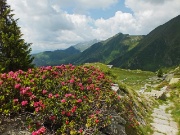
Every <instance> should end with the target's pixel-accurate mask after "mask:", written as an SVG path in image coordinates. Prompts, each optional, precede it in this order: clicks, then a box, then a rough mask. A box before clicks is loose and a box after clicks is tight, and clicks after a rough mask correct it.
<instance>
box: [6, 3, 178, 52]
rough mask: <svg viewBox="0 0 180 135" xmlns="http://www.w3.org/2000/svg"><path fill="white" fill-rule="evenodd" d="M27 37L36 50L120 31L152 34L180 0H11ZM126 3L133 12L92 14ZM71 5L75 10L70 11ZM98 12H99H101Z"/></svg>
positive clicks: (55, 47) (134, 33) (102, 38)
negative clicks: (92, 14) (107, 16)
mask: <svg viewBox="0 0 180 135" xmlns="http://www.w3.org/2000/svg"><path fill="white" fill-rule="evenodd" d="M8 3H9V4H10V6H11V8H12V9H13V10H14V12H13V13H15V18H20V19H19V21H18V24H19V26H20V27H21V31H22V33H23V34H24V36H23V38H24V39H25V40H26V41H27V42H29V43H33V45H32V46H31V47H32V49H33V53H36V52H41V51H45V50H55V49H63V48H67V47H69V46H71V45H74V44H76V43H79V42H83V41H88V40H92V39H100V40H105V39H107V38H109V37H111V36H113V35H115V34H116V33H119V32H122V33H125V34H131V35H141V34H148V33H149V32H150V31H151V30H153V29H154V28H155V27H157V26H159V25H161V24H163V23H165V22H167V21H168V20H170V19H172V18H173V17H175V16H177V15H179V14H180V8H179V7H180V2H179V0H125V1H124V3H123V1H122V0H96V2H94V1H92V0H86V1H85V0H53V1H51V0H16V1H15V0H8ZM115 4H124V6H126V7H127V8H129V9H130V10H131V11H132V13H125V12H122V11H121V9H119V10H117V11H116V12H115V13H114V16H112V17H110V18H107V19H104V18H103V17H101V18H98V19H94V18H93V16H89V12H90V10H93V9H101V10H102V12H103V11H105V10H106V9H110V8H111V7H112V6H113V5H115ZM69 9H71V13H70V12H69V11H68V10H69ZM97 14H98V13H97Z"/></svg>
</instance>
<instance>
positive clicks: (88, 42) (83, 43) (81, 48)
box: [73, 39, 99, 52]
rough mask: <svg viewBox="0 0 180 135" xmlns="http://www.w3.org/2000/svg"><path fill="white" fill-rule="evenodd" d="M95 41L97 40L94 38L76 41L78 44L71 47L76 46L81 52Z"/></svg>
mask: <svg viewBox="0 0 180 135" xmlns="http://www.w3.org/2000/svg"><path fill="white" fill-rule="evenodd" d="M97 42H99V40H97V39H94V40H91V41H87V42H82V43H78V44H76V45H74V46H73V47H74V48H76V49H77V50H79V51H81V52H83V51H84V50H86V49H88V48H89V47H90V46H92V45H93V44H95V43H97Z"/></svg>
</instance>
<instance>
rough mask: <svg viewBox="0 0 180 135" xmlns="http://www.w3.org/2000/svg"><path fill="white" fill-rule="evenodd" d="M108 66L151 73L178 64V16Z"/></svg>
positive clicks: (179, 30) (179, 25) (179, 57)
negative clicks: (150, 71)
mask: <svg viewBox="0 0 180 135" xmlns="http://www.w3.org/2000/svg"><path fill="white" fill-rule="evenodd" d="M110 64H113V65H115V66H119V67H122V68H130V69H143V70H152V71H156V70H157V69H159V68H162V67H171V66H175V65H178V64H180V15H179V16H177V17H175V18H173V19H172V20H170V21H168V22H167V23H165V24H163V25H161V26H159V27H157V28H155V29H154V30H153V31H151V32H150V33H149V34H148V35H146V36H145V37H144V38H143V39H142V40H141V42H140V43H139V44H138V45H137V46H136V47H135V48H133V49H132V50H131V51H129V52H127V53H126V54H124V55H123V56H119V57H118V58H116V59H114V60H113V61H111V62H110Z"/></svg>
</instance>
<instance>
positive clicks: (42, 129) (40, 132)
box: [32, 127, 46, 135]
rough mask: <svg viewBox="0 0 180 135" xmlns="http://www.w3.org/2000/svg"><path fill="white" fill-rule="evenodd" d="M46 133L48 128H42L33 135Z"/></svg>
mask: <svg viewBox="0 0 180 135" xmlns="http://www.w3.org/2000/svg"><path fill="white" fill-rule="evenodd" d="M45 132H46V128H45V127H41V128H40V129H39V130H37V131H34V132H32V135H41V134H44V133H45Z"/></svg>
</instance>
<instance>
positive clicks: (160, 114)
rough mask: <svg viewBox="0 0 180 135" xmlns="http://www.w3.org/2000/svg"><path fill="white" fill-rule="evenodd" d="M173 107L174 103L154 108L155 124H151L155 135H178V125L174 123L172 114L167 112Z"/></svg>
mask: <svg viewBox="0 0 180 135" xmlns="http://www.w3.org/2000/svg"><path fill="white" fill-rule="evenodd" d="M171 105H172V103H170V102H169V103H168V104H163V105H160V106H159V107H158V108H154V110H153V113H152V117H153V123H151V126H152V127H153V129H154V134H153V135H176V134H177V133H178V126H177V123H176V122H174V121H173V119H172V116H171V114H170V112H166V111H165V110H166V108H168V107H169V106H171Z"/></svg>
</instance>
